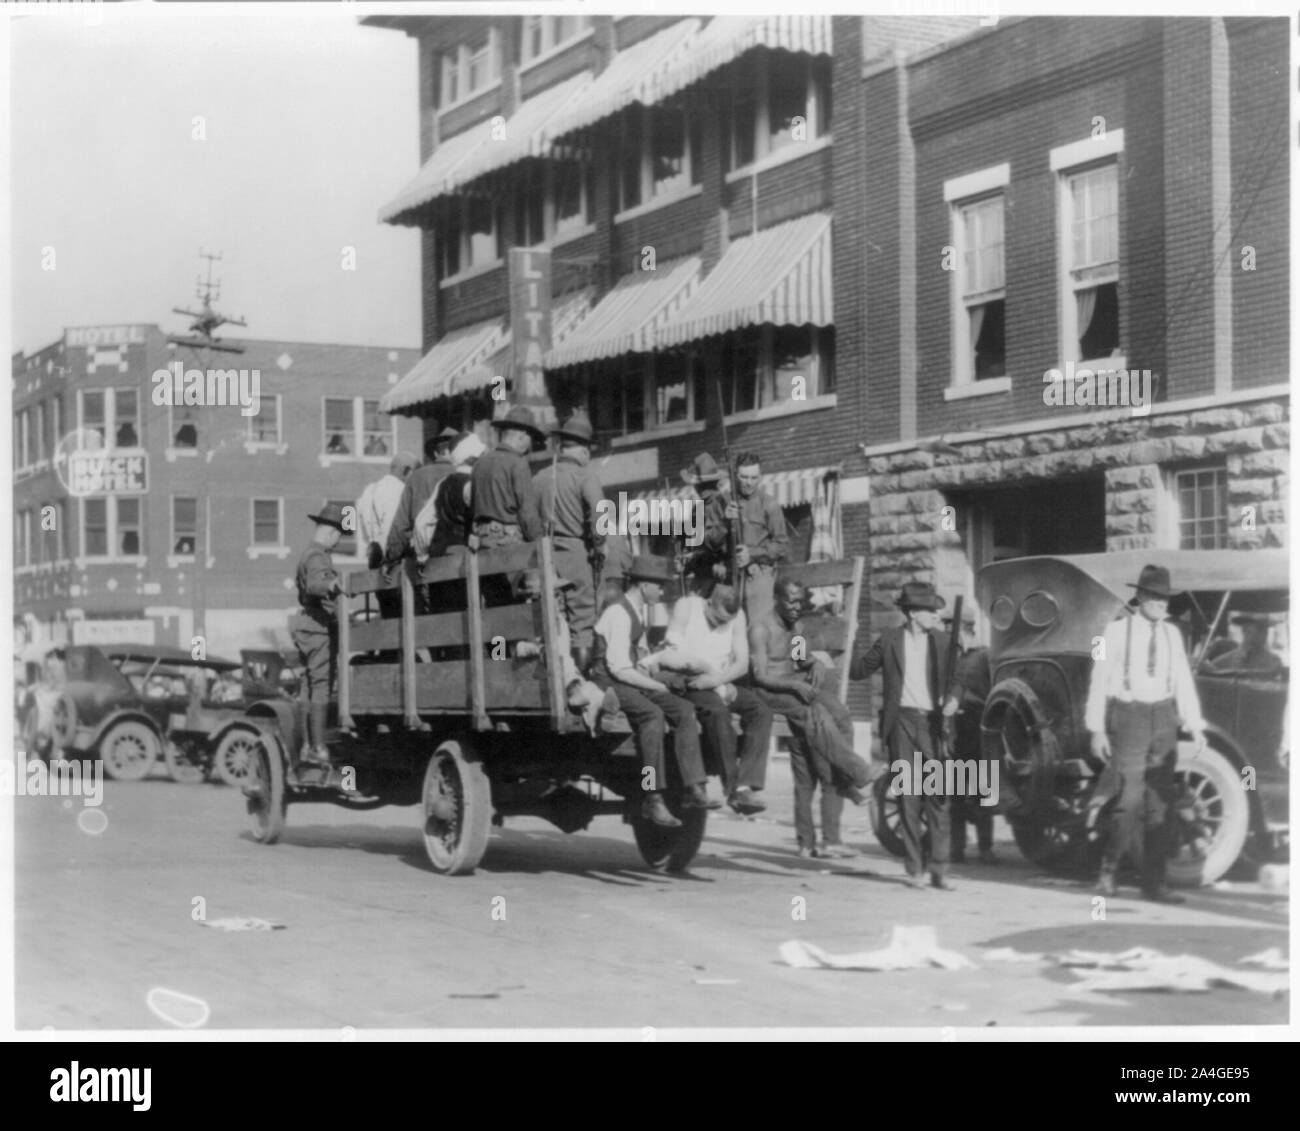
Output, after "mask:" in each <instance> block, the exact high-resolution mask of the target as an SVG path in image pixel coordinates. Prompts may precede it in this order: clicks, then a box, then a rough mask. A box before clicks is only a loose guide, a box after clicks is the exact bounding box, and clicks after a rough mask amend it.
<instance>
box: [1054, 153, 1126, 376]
mask: <svg viewBox="0 0 1300 1131" xmlns="http://www.w3.org/2000/svg"><path fill="white" fill-rule="evenodd" d="M1064 201H1065V207H1066V209H1067V210H1068V216H1067V218H1066V219H1067V223H1066V236H1067V248H1068V251H1067V254H1068V257H1069V261H1068V263H1067V265H1066V276H1067V285H1068V294H1067V296H1066V301H1067V304H1068V307H1067V310H1066V311H1065V312H1064V313H1065V320H1066V323H1067V327H1068V337H1069V343H1070V345H1071V347H1072V350H1073V353H1074V356H1073V357H1067V358H1066V359H1065V360H1067V361H1092V360H1100V359H1105V358H1109V357H1113V356H1117V355H1119V354H1120V353H1121V347H1120V340H1119V171H1118V166H1117V165H1116V164H1115V162H1113V161H1112V162H1108V163H1107V164H1104V165H1100V166H1097V167H1095V168H1091V169H1085V170H1082V171H1080V172H1076V173H1071V174H1069V175H1068V176H1067V177H1066V178H1065V193H1064Z"/></svg>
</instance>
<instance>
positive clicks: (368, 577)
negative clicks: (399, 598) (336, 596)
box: [343, 569, 397, 597]
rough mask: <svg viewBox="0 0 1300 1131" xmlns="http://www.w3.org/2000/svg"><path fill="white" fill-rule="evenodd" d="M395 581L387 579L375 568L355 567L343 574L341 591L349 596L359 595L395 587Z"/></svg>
mask: <svg viewBox="0 0 1300 1131" xmlns="http://www.w3.org/2000/svg"><path fill="white" fill-rule="evenodd" d="M396 588H397V583H396V582H393V581H388V580H387V579H385V577H384V575H383V574H382V573H381V572H380V571H379V570H377V569H355V570H352V571H351V572H350V573H347V574H345V575H344V578H343V592H345V593H346V594H347V595H348V596H349V597H359V596H361V594H363V593H378V592H380V591H381V590H385V589H396Z"/></svg>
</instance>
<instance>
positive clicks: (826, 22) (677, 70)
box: [655, 16, 831, 99]
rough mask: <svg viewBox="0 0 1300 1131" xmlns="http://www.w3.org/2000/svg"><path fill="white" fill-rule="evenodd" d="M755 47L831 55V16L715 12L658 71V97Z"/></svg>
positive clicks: (671, 93) (683, 85) (698, 78)
mask: <svg viewBox="0 0 1300 1131" xmlns="http://www.w3.org/2000/svg"><path fill="white" fill-rule="evenodd" d="M755 47H770V48H780V49H781V50H783V51H798V52H801V53H803V54H805V55H829V54H830V53H831V17H830V16H715V17H714V18H713V19H712V20H710V21H709V23H708V25H707V26H706V27H705V28H704V30H703V31H701V32H700V34H699V35H697V36H696V37H695V38H694V39H693V40H691V42H690V43H689V44H688V45H687V49H686V51H685V53H684V55H683V56H682V58H681V59H680V60H674V63H673V65H672V66H671V67H669V68H666V69H665V70H664V71H663V72H662V73H660V74H658V75H656V88H655V94H656V97H657V98H659V99H663V98H668V97H671V96H672V95H674V94H676V93H677V92H678V91H681V90H685V89H686V87H688V86H690V85H691V84H692V83H695V82H699V80H700V79H702V78H704V77H705V76H706V75H709V74H711V73H712V72H713V71H716V70H718V68H720V67H725V66H726V65H727V64H728V63H730V62H732V61H733V60H735V59H739V58H740V56H741V55H743V54H744V53H745V52H746V51H750V50H752V49H753V48H755Z"/></svg>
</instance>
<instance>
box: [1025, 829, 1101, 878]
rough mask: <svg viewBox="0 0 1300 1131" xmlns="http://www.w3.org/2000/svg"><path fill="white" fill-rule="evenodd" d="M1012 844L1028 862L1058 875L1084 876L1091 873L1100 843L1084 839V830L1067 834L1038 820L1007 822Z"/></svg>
mask: <svg viewBox="0 0 1300 1131" xmlns="http://www.w3.org/2000/svg"><path fill="white" fill-rule="evenodd" d="M1008 823H1009V824H1010V825H1011V834H1012V836H1014V837H1015V838H1016V847H1017V848H1018V849H1020V853H1021V855H1022V856H1024V858H1025V859H1026V860H1028V861H1029V862H1030V863H1031V864H1035V865H1037V866H1038V867H1039V868H1042V869H1043V870H1044V871H1047V872H1055V873H1058V874H1060V875H1071V876H1075V875H1077V876H1084V875H1088V874H1092V873H1095V872H1096V870H1097V866H1098V862H1099V859H1100V852H1101V849H1100V845H1099V844H1093V843H1091V842H1089V841H1088V839H1087V834H1086V832H1080V833H1071V832H1069V831H1067V830H1066V829H1063V828H1061V827H1059V826H1058V825H1048V824H1043V823H1042V822H1040V821H1033V820H1027V821H1010V822H1008Z"/></svg>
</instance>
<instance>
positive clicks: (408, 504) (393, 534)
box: [384, 428, 463, 566]
mask: <svg viewBox="0 0 1300 1131" xmlns="http://www.w3.org/2000/svg"><path fill="white" fill-rule="evenodd" d="M462 435H463V433H460V432H457V431H456V430H455V429H454V428H444V429H443V430H442V431H441V432H439V433H438V435H436V436H434V437H432V438H431V439H429V440H427V441H425V445H424V455H425V458H426V459H427V460H428V461H429V462H428V463H426V464H425V465H424V466H423V467H417V468H416V469H415V470H414V471H412V472H411V474H410V475H408V476H407V477H406V486H405V487H404V488H403V490H402V497H401V499H399V500H398V503H397V511H396V512H395V513H394V515H393V521H392V525H391V526H389V528H388V538H387V540H386V542H385V545H384V562H385V564H387V565H390V566H391V565H392V564H393V563H396V562H398V561H400V560H401V559H402V558H403V557H405V556H406V552H407V550H408V549H409V548H410V547H411V541H412V536H413V533H414V529H415V519H416V516H417V515H419V514H420V512H421V511H422V510H423V509H424V507H425V504H426V503H428V501H429V500H430V499H431V498H433V492H434V488H436V487H437V486H438V484H439V483H441V482H442V480H443V479H445V478H446V477H447V476H448V475H450V474H451V473H452V471H453V470H454V466H455V465H454V464H453V463H452V462H451V451H452V448H454V447H455V446H456V444H457V443H459V442H460V439H461V437H462Z"/></svg>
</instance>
